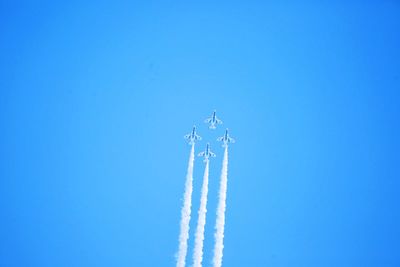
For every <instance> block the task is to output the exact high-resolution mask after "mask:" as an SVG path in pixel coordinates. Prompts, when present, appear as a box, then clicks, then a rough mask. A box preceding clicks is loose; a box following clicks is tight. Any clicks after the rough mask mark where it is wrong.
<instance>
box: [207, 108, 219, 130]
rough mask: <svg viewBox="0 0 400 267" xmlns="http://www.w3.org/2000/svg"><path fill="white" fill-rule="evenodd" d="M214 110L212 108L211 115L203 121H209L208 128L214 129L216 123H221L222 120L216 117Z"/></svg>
mask: <svg viewBox="0 0 400 267" xmlns="http://www.w3.org/2000/svg"><path fill="white" fill-rule="evenodd" d="M216 113H217V112H216V111H215V110H214V112H213V114H212V115H211V117H210V118H208V119H206V120H205V121H204V122H205V123H209V124H210V126H208V128H210V129H213V130H214V129H215V128H217V126H216V125H217V124H222V121H221V120H220V119H218V118H217V115H216Z"/></svg>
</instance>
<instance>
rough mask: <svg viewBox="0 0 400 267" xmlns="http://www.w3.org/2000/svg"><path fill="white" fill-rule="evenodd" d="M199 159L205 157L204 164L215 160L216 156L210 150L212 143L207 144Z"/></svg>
mask: <svg viewBox="0 0 400 267" xmlns="http://www.w3.org/2000/svg"><path fill="white" fill-rule="evenodd" d="M198 156H199V157H204V162H207V161H208V159H209V158H210V157H213V158H215V154H214V153H213V152H211V150H210V143H207V147H206V150H205V151H204V152H201V153H199V155H198Z"/></svg>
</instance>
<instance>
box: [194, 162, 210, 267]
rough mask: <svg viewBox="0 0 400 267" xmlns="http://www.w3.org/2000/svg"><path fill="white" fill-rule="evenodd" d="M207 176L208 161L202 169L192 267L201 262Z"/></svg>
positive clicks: (197, 265)
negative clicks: (202, 176) (202, 175)
mask: <svg viewBox="0 0 400 267" xmlns="http://www.w3.org/2000/svg"><path fill="white" fill-rule="evenodd" d="M208 174H209V161H208V160H207V162H206V167H205V169H204V178H203V186H202V188H201V198H200V208H199V218H198V221H197V228H196V235H195V241H194V242H195V243H194V252H193V267H201V263H202V261H203V241H204V227H205V225H206V213H207V195H208Z"/></svg>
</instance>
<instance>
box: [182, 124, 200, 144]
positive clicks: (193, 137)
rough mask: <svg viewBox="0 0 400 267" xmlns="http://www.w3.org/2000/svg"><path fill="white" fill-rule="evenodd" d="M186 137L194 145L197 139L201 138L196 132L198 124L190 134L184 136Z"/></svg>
mask: <svg viewBox="0 0 400 267" xmlns="http://www.w3.org/2000/svg"><path fill="white" fill-rule="evenodd" d="M184 138H185V139H187V140H189V144H191V145H193V144H194V143H195V142H196V141H197V140H199V141H200V140H201V137H200V136H199V135H198V134H196V126H193V130H192V132H191V133H190V134H187V135H185V136H184Z"/></svg>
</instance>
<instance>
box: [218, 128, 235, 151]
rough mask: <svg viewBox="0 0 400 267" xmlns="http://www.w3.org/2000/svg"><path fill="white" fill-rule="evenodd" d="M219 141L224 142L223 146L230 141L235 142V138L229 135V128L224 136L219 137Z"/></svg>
mask: <svg viewBox="0 0 400 267" xmlns="http://www.w3.org/2000/svg"><path fill="white" fill-rule="evenodd" d="M217 141H219V142H221V141H222V142H223V144H222V146H223V147H226V146H228V143H235V139H233V138H232V137H229V133H228V129H226V130H225V134H224V136H221V137H219V138H218V139H217Z"/></svg>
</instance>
